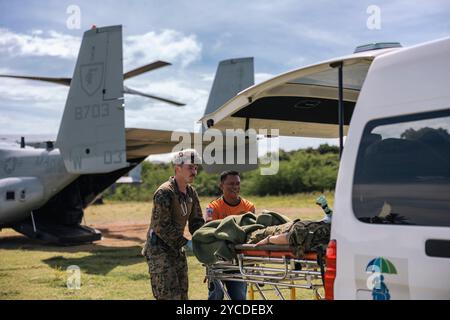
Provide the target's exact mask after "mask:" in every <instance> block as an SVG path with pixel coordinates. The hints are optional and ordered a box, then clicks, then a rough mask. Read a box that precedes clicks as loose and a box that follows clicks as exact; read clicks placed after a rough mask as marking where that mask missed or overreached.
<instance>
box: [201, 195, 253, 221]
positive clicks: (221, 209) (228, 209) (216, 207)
mask: <svg viewBox="0 0 450 320" xmlns="http://www.w3.org/2000/svg"><path fill="white" fill-rule="evenodd" d="M249 211H251V212H255V205H254V204H253V203H251V202H250V201H248V200H245V199H244V198H241V201H240V202H239V203H238V204H237V205H235V206H232V205H229V204H228V203H226V202H225V200H224V199H223V197H220V198H218V199H216V200H214V201H212V202H211V203H210V204H208V206H207V207H206V215H205V221H211V220H217V219H223V218H225V217H228V216H231V215H237V214H242V213H246V212H249Z"/></svg>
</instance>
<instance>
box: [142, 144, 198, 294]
mask: <svg viewBox="0 0 450 320" xmlns="http://www.w3.org/2000/svg"><path fill="white" fill-rule="evenodd" d="M200 161H201V160H200V157H199V156H198V154H197V152H196V151H195V150H193V149H188V150H184V151H180V152H177V153H176V154H175V156H174V159H173V163H174V167H175V176H174V177H170V179H169V181H167V182H165V183H163V184H162V185H161V186H160V187H159V188H158V189H157V190H156V192H155V194H154V196H153V210H152V216H151V222H150V227H149V230H148V233H147V241H146V243H145V246H144V249H143V255H144V256H145V257H146V258H147V263H148V266H149V273H150V282H151V287H152V292H153V295H154V297H155V299H157V300H180V299H181V300H187V299H188V266H187V260H186V255H185V253H184V248H183V247H184V245H185V244H186V243H187V242H188V240H187V239H186V238H185V237H184V236H183V233H184V228H185V226H186V223H187V222H189V232H190V233H191V234H193V233H194V232H195V231H196V230H197V229H198V228H200V227H201V226H202V225H203V224H204V223H205V221H204V220H203V217H202V210H201V208H200V201H199V199H198V195H197V192H196V191H195V189H194V188H193V187H192V186H190V184H191V183H192V182H193V181H194V178H195V176H196V175H197V164H198V163H200Z"/></svg>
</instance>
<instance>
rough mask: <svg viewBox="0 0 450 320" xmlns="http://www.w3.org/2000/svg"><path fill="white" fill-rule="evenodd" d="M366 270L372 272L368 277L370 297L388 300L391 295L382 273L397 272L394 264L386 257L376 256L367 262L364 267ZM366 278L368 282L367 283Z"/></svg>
mask: <svg viewBox="0 0 450 320" xmlns="http://www.w3.org/2000/svg"><path fill="white" fill-rule="evenodd" d="M366 272H368V273H369V272H370V273H372V276H371V277H369V279H370V284H371V286H370V287H372V286H373V287H372V298H373V300H390V298H391V295H390V294H389V289H388V287H387V285H386V283H384V276H383V275H382V273H384V274H397V269H396V268H395V266H394V264H393V263H392V262H391V261H389V260H388V259H386V258H383V257H377V258H375V259H373V260H371V261H370V262H369V264H368V265H367V267H366ZM369 279H368V283H369Z"/></svg>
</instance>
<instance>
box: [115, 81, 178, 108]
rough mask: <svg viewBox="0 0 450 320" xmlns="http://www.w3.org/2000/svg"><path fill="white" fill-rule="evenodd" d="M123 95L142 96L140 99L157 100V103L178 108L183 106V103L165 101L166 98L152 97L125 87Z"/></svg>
mask: <svg viewBox="0 0 450 320" xmlns="http://www.w3.org/2000/svg"><path fill="white" fill-rule="evenodd" d="M123 93H128V94H134V95H137V96H142V97H146V98H151V99H156V100H159V101H164V102H167V103H170V104H173V105H175V106H178V107H181V106H185V104H184V103H180V102H177V101H173V100H170V99H166V98H161V97H157V96H153V95H150V94H147V93H143V92H140V91H137V90H134V89H131V88H128V87H126V86H123Z"/></svg>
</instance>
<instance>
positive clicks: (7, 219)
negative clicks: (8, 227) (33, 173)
mask: <svg viewBox="0 0 450 320" xmlns="http://www.w3.org/2000/svg"><path fill="white" fill-rule="evenodd" d="M43 201H44V187H43V185H42V183H41V181H40V180H39V179H38V178H35V177H18V178H5V179H0V225H5V224H8V223H12V222H16V221H20V220H22V219H23V218H25V217H27V215H29V213H30V211H31V210H33V209H37V208H38V207H39V206H40V205H42V202H43Z"/></svg>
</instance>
